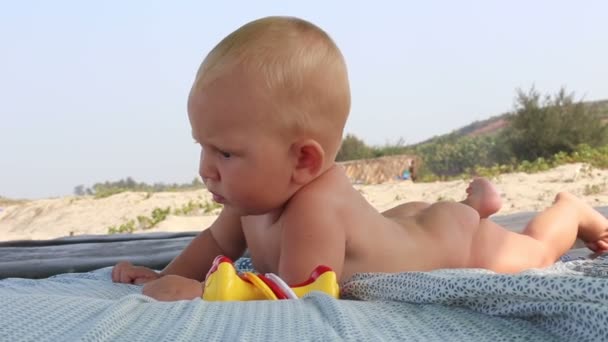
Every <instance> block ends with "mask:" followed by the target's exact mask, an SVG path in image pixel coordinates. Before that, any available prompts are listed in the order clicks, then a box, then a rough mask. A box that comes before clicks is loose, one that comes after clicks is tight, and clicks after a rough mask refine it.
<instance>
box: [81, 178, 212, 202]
mask: <svg viewBox="0 0 608 342" xmlns="http://www.w3.org/2000/svg"><path fill="white" fill-rule="evenodd" d="M203 187H204V184H203V183H202V182H201V181H200V180H199V179H198V178H194V179H193V180H192V182H190V183H186V184H175V183H174V184H165V183H154V184H152V185H150V184H146V183H144V182H136V181H135V180H133V178H131V177H127V178H125V179H121V180H118V181H115V182H109V181H105V182H103V183H95V184H94V185H93V186H92V187H90V188H87V187H85V186H84V185H78V186H76V187H75V188H74V195H76V196H84V195H92V196H95V198H104V197H108V196H112V195H114V194H118V193H121V192H125V191H137V192H148V193H152V192H161V191H189V190H198V189H202V188H203Z"/></svg>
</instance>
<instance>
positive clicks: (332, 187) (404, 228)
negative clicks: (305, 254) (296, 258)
mask: <svg viewBox="0 0 608 342" xmlns="http://www.w3.org/2000/svg"><path fill="white" fill-rule="evenodd" d="M315 186H317V187H318V188H319V189H318V190H316V191H317V195H318V192H327V193H328V194H331V196H332V197H333V198H339V199H340V200H338V201H333V200H330V201H326V202H324V203H323V205H322V206H320V207H319V206H317V207H316V209H315V210H316V213H314V215H315V216H318V217H323V216H324V214H323V213H320V212H319V211H321V210H322V211H328V212H330V213H337V212H339V213H342V214H341V215H337V216H336V217H337V218H338V220H339V222H332V224H331V225H329V226H327V227H325V228H324V229H326V230H327V229H332V230H336V229H341V230H344V239H345V240H344V241H341V242H340V241H336V245H337V244H338V243H342V244H344V246H345V248H344V262H343V267H342V272H341V275H340V280H341V281H344V280H346V279H348V278H350V277H351V276H352V275H353V274H355V273H361V272H391V273H393V272H405V271H425V270H432V269H437V268H446V267H466V266H467V264H466V263H467V261H468V260H467V257H468V255H469V250H470V241H471V231H472V230H471V227H473V228H476V226H477V225H478V223H479V216H478V215H477V214H476V212H475V211H474V210H472V209H471V208H469V207H467V206H465V205H462V204H460V203H448V202H444V203H437V204H434V205H432V206H430V207H428V208H426V209H424V210H422V211H419V212H417V213H415V214H412V212H411V210H408V208H407V204H406V205H403V206H399V207H396V208H393V209H392V210H390V211H389V212H387V213H386V215H384V214H382V213H380V212H378V211H377V210H376V209H375V208H374V207H373V206H372V205H371V204H369V203H368V202H367V200H366V199H365V198H364V197H363V196H362V195H361V194H360V193H359V192H358V191H357V190H356V189H354V188H353V186H352V184H351V183H350V181H349V180H348V178H347V177H346V175H344V172H343V171H341V170H339V169H337V170H334V171H332V172H328V173H327V174H326V175H325V176H324V178H323V179H321V180H319V182H317V184H316V185H315ZM321 197H322V196H321ZM287 207H288V209H286V210H292V209H293V208H292V207H290V206H289V205H288V206H287ZM284 214H285V213H281V214H280V215H278V216H277V218H276V220H270V219H269V218H267V217H249V218H244V219H243V220H242V222H243V230H244V233H245V236H246V239H247V244H248V247H249V250H250V253H251V256H252V259H253V262H254V266H255V267H256V268H257V269H258V270H259V271H261V272H273V273H277V272H278V269H279V261H280V258H281V255H282V251H281V243H282V241H281V238H280V237H281V236H282V230H283V229H285V227H291V226H292V225H293V224H294V223H293V222H287V221H286V220H285V217H286V216H288V215H284ZM304 215H311V213H310V212H307V213H306V214H298V215H296V217H298V218H299V220H301V219H303V216H304ZM463 223H464V224H463ZM304 228H306V227H304ZM287 252H288V251H287Z"/></svg>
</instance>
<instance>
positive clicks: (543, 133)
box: [504, 87, 608, 161]
mask: <svg viewBox="0 0 608 342" xmlns="http://www.w3.org/2000/svg"><path fill="white" fill-rule="evenodd" d="M509 121H510V125H509V127H508V128H507V129H506V130H505V131H504V134H505V136H504V141H505V142H506V143H507V144H508V145H509V148H510V149H511V151H512V153H513V154H514V155H515V157H516V158H517V159H518V160H528V161H531V160H536V159H537V158H549V157H551V156H553V155H554V154H556V153H558V152H566V153H571V152H573V151H574V150H575V149H576V147H577V146H578V145H580V144H587V145H589V146H591V147H598V146H602V145H605V144H606V142H607V141H608V127H607V126H606V125H605V124H603V123H602V121H601V118H600V116H599V113H598V111H597V110H596V109H595V107H593V106H585V104H584V103H583V102H582V101H578V102H576V101H575V100H574V94H573V93H567V92H566V89H564V88H562V89H560V91H559V92H557V94H555V95H553V96H551V95H545V96H542V95H541V94H540V93H539V92H538V91H537V90H536V89H535V88H534V87H532V88H531V89H530V90H529V91H528V92H524V91H522V90H521V89H518V91H517V98H516V104H515V112H514V114H513V115H512V116H511V117H510V120H509Z"/></svg>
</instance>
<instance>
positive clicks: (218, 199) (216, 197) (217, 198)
mask: <svg viewBox="0 0 608 342" xmlns="http://www.w3.org/2000/svg"><path fill="white" fill-rule="evenodd" d="M211 195H213V200H214V201H215V202H217V203H220V204H224V202H226V199H225V198H224V197H222V196H220V195H218V194H216V193H215V192H212V193H211Z"/></svg>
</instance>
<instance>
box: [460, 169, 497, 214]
mask: <svg viewBox="0 0 608 342" xmlns="http://www.w3.org/2000/svg"><path fill="white" fill-rule="evenodd" d="M466 191H467V198H466V199H465V200H464V201H462V203H463V204H466V205H468V206H470V207H471V208H473V209H475V210H476V211H477V212H478V213H479V217H481V218H487V217H489V216H490V215H492V214H494V213H496V212H497V211H498V210H499V209H500V207H501V206H502V199H501V198H500V193H499V192H498V190H497V189H496V187H495V186H494V184H492V183H491V182H490V181H489V180H487V179H485V178H475V179H473V181H472V182H471V184H469V187H468V188H467V190H466Z"/></svg>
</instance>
